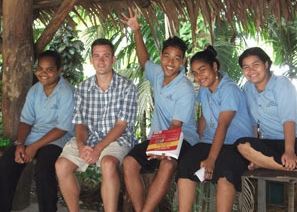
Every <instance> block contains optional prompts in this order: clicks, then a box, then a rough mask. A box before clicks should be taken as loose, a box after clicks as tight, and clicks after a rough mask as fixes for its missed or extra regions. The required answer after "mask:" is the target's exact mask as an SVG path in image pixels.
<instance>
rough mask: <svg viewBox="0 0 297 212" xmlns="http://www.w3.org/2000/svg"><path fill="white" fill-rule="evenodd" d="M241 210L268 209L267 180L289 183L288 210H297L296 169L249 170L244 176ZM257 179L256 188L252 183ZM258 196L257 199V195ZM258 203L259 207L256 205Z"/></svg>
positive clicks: (291, 211)
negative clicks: (296, 194)
mask: <svg viewBox="0 0 297 212" xmlns="http://www.w3.org/2000/svg"><path fill="white" fill-rule="evenodd" d="M241 179H242V194H241V211H243V212H244V211H253V209H254V210H255V211H267V204H266V197H267V195H266V186H267V182H268V181H270V182H281V183H285V184H286V185H287V188H288V189H287V199H288V204H287V211H288V212H294V211H295V186H296V182H297V172H296V171H274V170H268V169H257V170H253V171H247V172H245V173H244V174H243V176H242V178H241ZM252 180H254V181H256V189H255V187H254V185H253V183H252ZM256 194H257V198H256V199H255V198H254V197H255V195H256ZM255 203H257V208H254V207H255Z"/></svg>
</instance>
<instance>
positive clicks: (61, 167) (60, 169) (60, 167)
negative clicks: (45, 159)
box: [55, 158, 68, 178]
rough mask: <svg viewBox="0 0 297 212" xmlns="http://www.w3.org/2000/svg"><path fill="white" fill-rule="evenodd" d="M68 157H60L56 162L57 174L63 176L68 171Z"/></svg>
mask: <svg viewBox="0 0 297 212" xmlns="http://www.w3.org/2000/svg"><path fill="white" fill-rule="evenodd" d="M67 168H68V166H67V159H66V158H58V160H57V161H56V163H55V169H56V174H57V176H58V178H59V177H62V176H63V175H64V174H65V173H66V172H67V170H68V169H67Z"/></svg>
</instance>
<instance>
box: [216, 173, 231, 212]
mask: <svg viewBox="0 0 297 212" xmlns="http://www.w3.org/2000/svg"><path fill="white" fill-rule="evenodd" d="M235 194H236V190H235V188H234V185H233V184H232V183H230V182H229V181H228V180H227V179H226V178H219V180H218V188H217V197H216V199H217V211H220V212H231V211H232V208H233V203H234V199H235Z"/></svg>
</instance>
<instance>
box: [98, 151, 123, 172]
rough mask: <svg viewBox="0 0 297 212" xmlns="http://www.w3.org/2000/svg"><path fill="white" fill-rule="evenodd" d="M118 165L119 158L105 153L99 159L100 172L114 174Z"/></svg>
mask: <svg viewBox="0 0 297 212" xmlns="http://www.w3.org/2000/svg"><path fill="white" fill-rule="evenodd" d="M118 166H119V160H118V159H117V158H116V157H113V156H110V155H107V156H104V157H103V158H102V159H101V162H100V167H101V170H102V174H103V175H104V174H114V173H117V170H118Z"/></svg>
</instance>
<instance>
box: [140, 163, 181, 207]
mask: <svg viewBox="0 0 297 212" xmlns="http://www.w3.org/2000/svg"><path fill="white" fill-rule="evenodd" d="M176 166H177V162H176V161H175V160H167V159H164V160H161V161H160V166H159V170H158V172H157V175H156V177H155V178H154V180H153V182H152V184H151V185H150V188H149V190H148V193H147V197H146V200H145V203H144V206H143V209H142V212H146V211H154V210H155V208H156V207H157V206H158V204H159V203H160V201H161V200H162V198H163V197H164V196H165V194H166V193H167V191H168V188H169V186H170V183H171V179H172V174H173V172H174V171H175V169H176Z"/></svg>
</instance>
